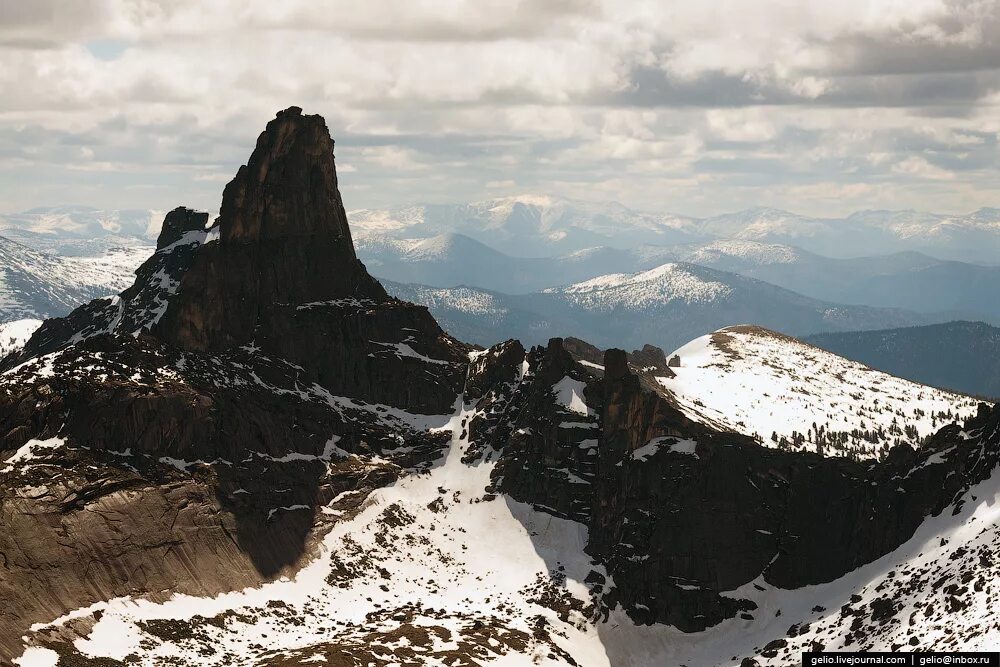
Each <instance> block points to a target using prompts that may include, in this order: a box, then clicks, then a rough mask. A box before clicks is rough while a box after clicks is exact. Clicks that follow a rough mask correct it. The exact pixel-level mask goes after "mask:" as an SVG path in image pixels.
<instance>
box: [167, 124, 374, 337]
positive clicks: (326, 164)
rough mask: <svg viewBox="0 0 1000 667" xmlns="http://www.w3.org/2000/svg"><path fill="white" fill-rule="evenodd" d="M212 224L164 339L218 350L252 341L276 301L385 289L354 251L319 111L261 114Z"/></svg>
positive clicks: (362, 295)
mask: <svg viewBox="0 0 1000 667" xmlns="http://www.w3.org/2000/svg"><path fill="white" fill-rule="evenodd" d="M218 225H219V236H220V238H219V241H218V242H217V243H210V244H208V245H206V246H204V247H203V248H201V249H200V250H199V252H198V256H197V257H196V258H195V261H194V263H193V265H192V267H191V269H190V270H189V271H188V272H187V273H186V274H185V276H184V278H183V280H182V282H181V284H180V287H179V289H178V291H177V294H176V296H175V298H174V299H173V300H172V302H171V304H170V306H169V308H168V309H167V312H166V314H165V316H164V318H163V320H162V321H161V323H160V326H159V327H158V329H157V330H156V332H155V333H156V335H157V336H159V337H160V338H162V339H164V340H168V341H170V342H173V343H176V344H178V345H180V346H182V347H185V348H188V349H194V350H207V351H221V350H225V349H228V348H231V347H233V346H238V345H243V344H247V343H249V342H251V341H253V340H254V339H255V338H256V334H257V331H258V329H259V328H260V327H262V326H263V327H267V325H268V323H269V322H270V321H271V320H272V319H273V317H274V314H275V309H276V308H279V307H281V306H288V305H301V304H306V303H315V302H325V301H332V300H336V299H347V298H353V299H368V300H372V301H379V302H381V301H385V300H386V299H387V298H388V297H387V296H386V293H385V291H384V290H383V289H382V287H381V285H379V284H378V283H377V282H376V281H375V279H374V278H372V277H371V276H370V275H368V272H367V271H366V270H365V267H364V265H363V264H362V263H361V262H360V261H359V260H358V258H357V256H356V255H355V252H354V244H353V243H352V241H351V233H350V230H349V228H348V226H347V216H346V214H345V212H344V205H343V203H342V201H341V197H340V192H339V191H338V189H337V171H336V166H335V163H334V156H333V139H331V138H330V133H329V130H328V129H327V127H326V122H325V121H324V120H323V118H322V117H321V116H313V115H303V114H302V110H301V109H299V108H298V107H290V108H288V109H286V110H284V111H281V112H279V113H278V115H277V116H276V117H275V119H274V120H272V121H271V122H269V123H268V124H267V127H266V129H265V130H264V131H263V132H262V133H261V135H260V137H259V138H258V139H257V146H256V148H255V149H254V151H253V154H252V155H251V156H250V159H249V160H248V161H247V164H246V165H244V166H242V167H240V170H239V172H238V173H237V174H236V177H235V178H234V179H233V180H232V181H230V183H229V184H228V185H227V186H226V189H225V191H224V193H223V197H222V207H221V210H220V216H219V222H218Z"/></svg>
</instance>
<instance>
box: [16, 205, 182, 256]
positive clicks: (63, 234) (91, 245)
mask: <svg viewBox="0 0 1000 667" xmlns="http://www.w3.org/2000/svg"><path fill="white" fill-rule="evenodd" d="M163 213H164V212H163V211H156V210H152V209H121V210H101V209H97V208H92V207H89V206H43V207H39V208H33V209H30V210H28V211H22V212H20V213H3V214H0V236H4V237H6V238H8V239H10V240H13V241H18V242H20V243H22V244H24V245H26V246H29V247H31V248H34V249H36V250H46V251H51V252H54V253H56V254H60V255H95V254H99V253H101V252H104V251H106V250H108V249H109V248H112V247H126V246H149V245H152V242H153V241H155V240H156V234H157V233H158V232H159V230H160V223H161V222H162V221H163Z"/></svg>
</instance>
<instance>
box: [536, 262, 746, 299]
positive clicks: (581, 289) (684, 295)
mask: <svg viewBox="0 0 1000 667" xmlns="http://www.w3.org/2000/svg"><path fill="white" fill-rule="evenodd" d="M720 277H721V276H714V275H712V274H711V273H710V272H707V271H704V270H699V267H696V266H692V265H684V264H664V265H662V266H658V267H656V268H655V269H650V270H649V271H643V272H641V273H634V274H624V273H615V274H611V275H606V276H598V277H597V278H592V279H591V280H586V281H584V282H581V283H576V284H574V285H569V286H567V287H557V288H550V289H547V290H543V292H544V293H546V294H558V295H561V296H562V298H563V299H565V300H567V301H569V302H572V303H574V304H575V305H578V306H579V307H581V308H584V309H586V310H610V309H624V310H642V309H648V308H657V307H662V306H666V305H669V304H671V303H673V302H683V303H685V304H688V305H690V304H710V303H712V302H715V301H720V300H722V299H725V298H727V297H730V296H732V294H733V287H732V286H730V285H727V284H726V283H725V282H723V281H722V280H719V279H718V278H720Z"/></svg>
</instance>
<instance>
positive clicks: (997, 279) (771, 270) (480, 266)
mask: <svg viewBox="0 0 1000 667" xmlns="http://www.w3.org/2000/svg"><path fill="white" fill-rule="evenodd" d="M356 246H357V250H358V255H359V256H360V257H361V259H362V260H363V261H364V262H365V264H366V266H368V268H369V269H370V270H371V271H372V273H374V274H375V275H376V276H378V277H380V278H384V279H386V280H391V281H395V282H403V283H417V284H421V285H431V286H435V287H452V286H456V285H465V286H470V287H476V288H482V289H486V290H494V291H500V292H505V293H510V294H518V293H527V292H532V291H537V290H541V289H545V288H547V287H551V286H556V285H568V284H572V283H575V282H580V281H585V280H589V279H591V278H595V277H597V276H600V275H605V274H609V273H633V272H641V271H647V270H649V269H653V268H655V267H657V266H660V265H662V264H664V263H667V262H685V263H689V264H696V265H699V266H704V267H708V268H713V269H718V270H721V271H726V272H729V273H737V274H740V275H744V276H748V277H751V278H757V279H759V280H763V281H765V282H769V283H772V284H774V285H777V286H779V287H784V288H786V289H789V290H792V291H795V292H799V293H801V294H803V295H805V296H809V297H812V298H815V299H820V300H823V301H830V302H834V303H846V304H861V305H868V306H878V307H884V308H903V309H907V310H913V311H916V312H920V313H934V314H939V313H946V314H948V315H949V316H950V318H952V319H955V318H966V319H983V320H987V321H990V322H995V323H1000V299H996V298H995V295H996V287H995V286H996V285H997V284H1000V267H994V266H982V265H978V264H969V263H964V262H954V261H944V260H939V259H935V258H933V257H930V256H927V255H924V254H921V253H917V252H912V251H911V252H899V253H894V254H890V255H884V256H870V257H860V258H854V259H835V258H829V257H823V256H821V255H817V254H815V253H811V252H808V251H806V250H802V249H801V248H796V247H793V246H787V245H781V244H774V243H759V242H756V241H732V240H723V241H710V242H707V243H695V244H685V245H676V246H649V245H644V246H638V247H635V248H630V249H625V250H622V249H617V248H611V247H608V246H601V247H595V248H588V249H585V250H578V251H575V252H571V253H567V254H563V255H558V256H554V257H547V258H524V257H513V256H511V255H507V254H505V253H502V252H500V251H498V250H494V249H493V248H491V247H489V246H488V245H486V244H484V243H481V242H479V241H476V240H475V239H473V238H471V237H468V236H465V235H462V234H454V233H451V234H440V235H438V236H434V237H431V238H427V239H392V238H388V237H384V236H363V237H360V238H359V239H357V241H356Z"/></svg>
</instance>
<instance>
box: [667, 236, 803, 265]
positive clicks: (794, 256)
mask: <svg viewBox="0 0 1000 667" xmlns="http://www.w3.org/2000/svg"><path fill="white" fill-rule="evenodd" d="M726 257H731V258H734V259H739V260H743V261H745V262H749V263H751V264H755V265H760V266H764V265H772V264H794V263H796V262H798V261H800V260H801V259H802V253H801V251H799V250H798V249H797V248H793V247H792V246H787V245H781V244H777V243H760V242H758V241H745V240H735V239H732V240H723V241H713V242H711V243H706V244H704V245H702V246H699V247H698V248H696V249H695V250H693V251H692V252H691V253H690V254H688V255H686V256H685V257H684V259H685V261H688V262H691V263H692V264H711V263H713V262H717V261H719V260H720V259H722V258H726Z"/></svg>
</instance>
